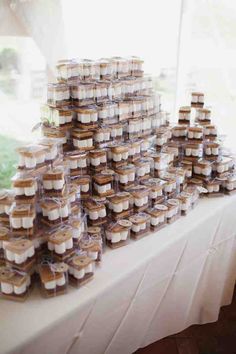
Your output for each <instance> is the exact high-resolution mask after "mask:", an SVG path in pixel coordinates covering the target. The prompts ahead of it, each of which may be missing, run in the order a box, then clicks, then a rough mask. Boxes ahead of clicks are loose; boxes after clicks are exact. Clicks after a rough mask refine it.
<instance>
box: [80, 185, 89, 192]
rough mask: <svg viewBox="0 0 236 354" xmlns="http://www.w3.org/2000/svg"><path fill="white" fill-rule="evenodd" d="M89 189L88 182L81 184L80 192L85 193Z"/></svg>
mask: <svg viewBox="0 0 236 354" xmlns="http://www.w3.org/2000/svg"><path fill="white" fill-rule="evenodd" d="M88 191H89V184H83V185H81V192H84V193H87V192H88Z"/></svg>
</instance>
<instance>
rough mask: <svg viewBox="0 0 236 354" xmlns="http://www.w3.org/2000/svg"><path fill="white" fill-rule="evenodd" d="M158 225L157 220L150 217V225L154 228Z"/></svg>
mask: <svg viewBox="0 0 236 354" xmlns="http://www.w3.org/2000/svg"><path fill="white" fill-rule="evenodd" d="M158 224H159V218H158V217H156V218H155V217H151V225H153V226H156V225H158Z"/></svg>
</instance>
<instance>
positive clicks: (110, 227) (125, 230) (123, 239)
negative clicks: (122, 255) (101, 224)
mask: <svg viewBox="0 0 236 354" xmlns="http://www.w3.org/2000/svg"><path fill="white" fill-rule="evenodd" d="M131 227H132V223H131V222H130V221H129V220H126V219H121V220H118V221H114V222H110V223H109V224H107V225H106V226H105V235H106V242H107V244H108V246H109V247H111V248H118V247H121V246H125V245H126V244H127V243H128V241H129V237H130V229H131Z"/></svg>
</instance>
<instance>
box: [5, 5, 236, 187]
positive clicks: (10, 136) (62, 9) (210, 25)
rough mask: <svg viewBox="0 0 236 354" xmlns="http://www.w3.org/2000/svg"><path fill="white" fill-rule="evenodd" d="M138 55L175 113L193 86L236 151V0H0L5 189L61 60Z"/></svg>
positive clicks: (167, 107)
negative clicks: (17, 155) (46, 89)
mask: <svg viewBox="0 0 236 354" xmlns="http://www.w3.org/2000/svg"><path fill="white" fill-rule="evenodd" d="M114 55H119V56H126V55H137V56H140V57H142V58H143V59H144V61H145V67H144V68H145V71H146V73H150V74H152V75H154V76H155V84H156V88H157V90H158V91H159V92H160V93H161V94H162V102H163V108H164V109H165V110H167V111H169V112H170V114H171V119H172V120H173V121H175V120H176V119H177V114H176V113H177V108H178V107H179V106H180V105H186V104H189V103H190V93H191V91H192V90H202V91H204V92H205V93H206V104H207V106H210V107H212V111H213V117H214V122H215V123H216V124H218V125H220V131H221V132H222V134H225V135H227V138H226V145H227V146H229V147H231V149H233V150H236V139H235V134H236V123H235V120H236V118H235V112H236V66H235V63H236V1H235V0H175V1H173V0H149V1H144V0H139V1H137V0H136V1H135V0H119V1H114V0H99V1H96V0H90V1H87V2H85V1H81V0H0V110H1V114H0V188H1V187H8V186H9V185H10V179H9V178H10V176H12V174H13V173H14V169H15V165H16V154H15V148H16V147H17V146H19V144H22V143H25V142H30V141H32V140H33V139H34V134H35V133H32V127H33V126H35V125H36V124H37V123H38V122H39V118H40V115H39V110H40V104H41V103H42V102H43V100H44V99H45V85H46V83H47V82H48V81H49V82H50V81H53V80H55V71H54V66H55V63H56V61H57V60H59V59H65V58H72V57H80V58H92V59H95V58H99V57H106V56H114Z"/></svg>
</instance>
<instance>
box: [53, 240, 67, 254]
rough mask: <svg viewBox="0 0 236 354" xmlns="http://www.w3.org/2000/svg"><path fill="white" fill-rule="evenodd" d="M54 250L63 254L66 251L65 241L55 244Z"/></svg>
mask: <svg viewBox="0 0 236 354" xmlns="http://www.w3.org/2000/svg"><path fill="white" fill-rule="evenodd" d="M55 252H56V253H58V254H63V253H65V252H66V243H65V242H62V243H61V244H59V245H57V244H55Z"/></svg>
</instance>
